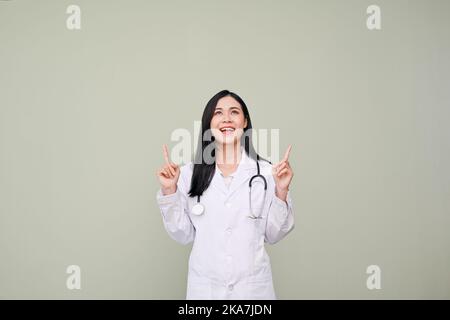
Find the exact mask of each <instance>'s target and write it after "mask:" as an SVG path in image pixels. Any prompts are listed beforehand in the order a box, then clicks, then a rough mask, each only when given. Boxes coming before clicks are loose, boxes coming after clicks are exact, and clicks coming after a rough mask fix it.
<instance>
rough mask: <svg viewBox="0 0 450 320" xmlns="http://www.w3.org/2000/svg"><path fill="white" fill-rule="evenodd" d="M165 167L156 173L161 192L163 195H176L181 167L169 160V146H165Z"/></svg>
mask: <svg viewBox="0 0 450 320" xmlns="http://www.w3.org/2000/svg"><path fill="white" fill-rule="evenodd" d="M163 155H164V162H165V164H164V166H162V167H161V168H160V169H159V170H158V172H157V173H156V175H157V177H158V180H159V184H160V185H161V192H162V194H163V195H168V194H172V193H175V192H176V191H177V182H178V178H179V177H180V167H179V166H178V165H176V164H175V163H173V162H171V161H170V159H169V152H168V151H167V146H166V145H164V146H163Z"/></svg>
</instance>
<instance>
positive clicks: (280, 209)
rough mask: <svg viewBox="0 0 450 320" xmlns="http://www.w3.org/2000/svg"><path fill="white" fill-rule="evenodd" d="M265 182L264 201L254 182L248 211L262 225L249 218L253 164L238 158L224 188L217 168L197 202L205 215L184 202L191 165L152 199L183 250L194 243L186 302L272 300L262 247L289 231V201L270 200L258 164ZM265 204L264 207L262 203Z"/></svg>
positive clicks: (264, 165) (270, 188)
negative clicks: (169, 191) (172, 186)
mask: <svg viewBox="0 0 450 320" xmlns="http://www.w3.org/2000/svg"><path fill="white" fill-rule="evenodd" d="M259 164H260V168H261V169H260V170H261V174H262V175H263V176H264V177H265V178H266V180H267V195H266V199H265V201H263V198H264V191H263V190H264V188H263V182H262V179H261V178H257V179H256V180H254V182H253V184H252V185H253V187H252V199H253V201H252V208H253V211H254V212H258V213H260V215H261V217H262V219H251V218H249V217H248V216H249V213H250V208H249V180H250V178H251V177H252V176H253V175H256V172H257V167H256V162H255V161H254V160H253V159H251V158H249V157H248V156H247V154H246V153H245V152H242V157H241V161H240V163H239V165H238V168H237V170H236V171H235V172H234V174H233V178H232V181H231V184H230V185H229V187H227V186H226V185H225V183H224V180H223V176H222V175H221V172H220V170H219V169H218V167H217V166H216V172H215V175H214V177H213V179H212V181H211V184H210V186H209V187H208V189H207V190H206V191H205V192H204V193H203V195H202V196H201V198H200V202H201V203H202V204H203V205H204V207H205V211H204V213H203V214H202V215H200V216H196V215H193V214H192V213H191V208H192V206H194V205H195V204H196V203H197V197H194V198H192V197H189V196H188V195H187V193H188V192H189V188H190V183H191V177H192V169H193V164H192V163H189V164H187V165H184V166H182V167H181V173H180V178H179V180H178V184H177V191H176V192H175V193H174V194H170V195H165V196H164V195H162V193H161V190H159V191H158V193H157V202H158V205H159V207H160V210H161V214H162V219H163V223H164V227H165V229H166V230H167V232H168V234H169V235H170V237H172V238H173V239H174V240H175V241H178V242H179V243H182V244H188V243H190V242H192V241H194V244H193V247H192V251H191V254H190V258H189V272H188V283H187V297H186V298H187V299H251V300H256V299H276V296H275V292H274V288H273V281H272V272H271V266H270V259H269V256H268V255H267V252H266V250H265V247H264V243H265V242H267V243H270V244H274V243H276V242H278V241H280V240H281V239H282V238H283V237H284V236H286V235H287V234H288V233H289V232H290V231H291V230H292V229H293V228H294V215H293V209H292V201H291V198H290V196H289V194H288V198H287V202H285V201H283V200H281V199H279V198H277V197H276V196H275V181H274V179H273V176H272V166H271V164H270V163H268V162H266V161H263V160H260V161H259ZM263 202H264V203H263Z"/></svg>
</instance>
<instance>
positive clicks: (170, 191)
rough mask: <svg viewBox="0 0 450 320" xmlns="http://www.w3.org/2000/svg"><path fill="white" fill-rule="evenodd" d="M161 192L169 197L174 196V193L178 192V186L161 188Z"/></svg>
mask: <svg viewBox="0 0 450 320" xmlns="http://www.w3.org/2000/svg"><path fill="white" fill-rule="evenodd" d="M161 192H162V194H163V195H165V196H167V195H169V194H173V193H175V192H177V187H176V186H173V187H167V188H164V187H161Z"/></svg>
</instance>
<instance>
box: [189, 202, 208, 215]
mask: <svg viewBox="0 0 450 320" xmlns="http://www.w3.org/2000/svg"><path fill="white" fill-rule="evenodd" d="M191 211H192V214H194V215H196V216H200V215H202V214H203V212H205V207H204V206H203V205H202V204H201V203H199V202H197V203H196V204H195V205H194V206H193V207H192V210H191Z"/></svg>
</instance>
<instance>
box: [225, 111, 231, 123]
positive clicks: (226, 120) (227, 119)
mask: <svg viewBox="0 0 450 320" xmlns="http://www.w3.org/2000/svg"><path fill="white" fill-rule="evenodd" d="M223 122H231V120H230V116H229V114H228V113H226V114H225V115H224V116H223Z"/></svg>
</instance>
